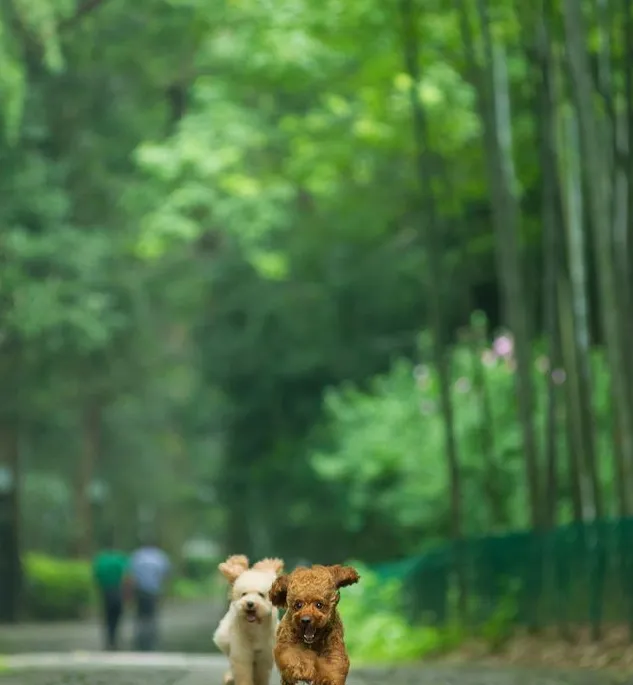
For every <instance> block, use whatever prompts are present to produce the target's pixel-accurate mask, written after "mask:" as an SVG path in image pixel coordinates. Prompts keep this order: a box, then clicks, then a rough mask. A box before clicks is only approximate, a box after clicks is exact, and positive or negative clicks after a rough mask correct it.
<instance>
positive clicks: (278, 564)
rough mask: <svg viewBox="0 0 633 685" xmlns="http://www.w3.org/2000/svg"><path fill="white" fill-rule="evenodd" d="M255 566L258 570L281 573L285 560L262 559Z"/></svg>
mask: <svg viewBox="0 0 633 685" xmlns="http://www.w3.org/2000/svg"><path fill="white" fill-rule="evenodd" d="M253 568H254V569H256V570H258V571H272V572H273V573H274V574H275V575H277V576H278V575H279V574H280V573H281V572H282V571H283V570H284V562H283V561H282V560H281V559H262V560H261V561H258V562H257V563H256V564H253Z"/></svg>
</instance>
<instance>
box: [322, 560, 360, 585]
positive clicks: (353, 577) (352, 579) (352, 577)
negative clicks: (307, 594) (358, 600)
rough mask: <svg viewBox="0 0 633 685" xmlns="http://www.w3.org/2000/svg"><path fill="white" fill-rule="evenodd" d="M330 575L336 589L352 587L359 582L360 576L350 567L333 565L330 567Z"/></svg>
mask: <svg viewBox="0 0 633 685" xmlns="http://www.w3.org/2000/svg"><path fill="white" fill-rule="evenodd" d="M329 569H330V573H331V574H332V576H333V577H334V583H335V584H336V587H338V588H341V587H346V586H348V585H354V583H358V581H359V580H360V575H359V573H358V571H357V570H356V569H355V568H353V567H352V566H341V564H334V566H330V567H329Z"/></svg>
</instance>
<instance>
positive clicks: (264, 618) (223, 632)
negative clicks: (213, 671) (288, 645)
mask: <svg viewBox="0 0 633 685" xmlns="http://www.w3.org/2000/svg"><path fill="white" fill-rule="evenodd" d="M218 568H219V569H220V573H222V575H223V576H224V577H225V578H226V579H227V580H228V582H229V585H230V592H229V598H230V600H231V604H230V606H229V609H228V611H227V612H226V614H225V615H224V617H223V618H222V620H221V621H220V624H219V625H218V628H217V630H216V631H215V633H214V635H213V641H214V642H215V644H216V645H217V646H218V648H219V649H220V650H221V651H222V652H223V653H224V654H225V655H226V656H227V657H228V659H229V662H230V664H231V669H230V671H228V672H227V673H226V674H225V676H224V683H225V685H269V682H270V675H271V672H272V669H273V643H274V640H275V630H276V628H277V623H278V617H277V610H276V609H275V608H274V606H273V604H272V602H271V601H270V598H269V592H270V588H271V586H272V584H273V582H274V580H275V579H276V578H277V575H278V574H279V573H281V571H282V570H283V561H281V559H263V560H262V561H258V562H257V563H256V564H254V565H253V566H252V567H251V568H249V565H248V559H247V558H246V557H245V556H243V555H234V556H231V557H229V558H228V559H227V560H226V561H225V562H223V563H222V564H220V565H219V566H218Z"/></svg>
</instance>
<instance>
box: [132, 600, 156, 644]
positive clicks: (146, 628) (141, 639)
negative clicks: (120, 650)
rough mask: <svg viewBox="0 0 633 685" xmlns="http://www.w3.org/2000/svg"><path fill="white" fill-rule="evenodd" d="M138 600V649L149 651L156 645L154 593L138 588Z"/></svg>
mask: <svg viewBox="0 0 633 685" xmlns="http://www.w3.org/2000/svg"><path fill="white" fill-rule="evenodd" d="M136 602H137V605H136V606H137V633H136V635H137V637H136V644H137V649H138V650H139V651H141V652H149V651H151V650H152V648H153V645H154V616H155V603H154V595H153V594H151V593H149V592H144V591H142V590H138V591H137V594H136Z"/></svg>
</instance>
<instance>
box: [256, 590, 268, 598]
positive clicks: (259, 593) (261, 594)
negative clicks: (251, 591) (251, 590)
mask: <svg viewBox="0 0 633 685" xmlns="http://www.w3.org/2000/svg"><path fill="white" fill-rule="evenodd" d="M257 594H258V595H259V596H260V597H261V598H262V599H266V595H265V594H264V593H263V592H258V593H257Z"/></svg>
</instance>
